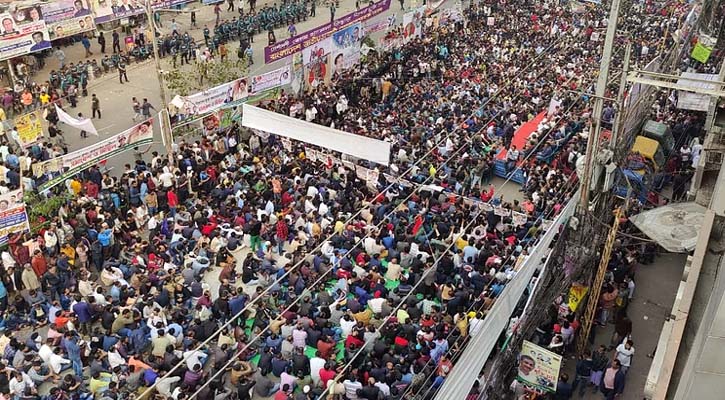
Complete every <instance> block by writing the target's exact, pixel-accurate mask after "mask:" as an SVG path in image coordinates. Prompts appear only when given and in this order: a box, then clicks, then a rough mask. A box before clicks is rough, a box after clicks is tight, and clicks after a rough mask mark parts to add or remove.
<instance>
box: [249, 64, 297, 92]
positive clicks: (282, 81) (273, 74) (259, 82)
mask: <svg viewBox="0 0 725 400" xmlns="http://www.w3.org/2000/svg"><path fill="white" fill-rule="evenodd" d="M290 82H292V74H291V73H290V66H289V65H286V66H284V67H282V68H279V69H275V70H274V71H269V72H267V73H265V74H261V75H257V76H254V77H252V90H251V92H250V93H259V92H263V91H265V90H269V89H274V88H276V87H280V86H284V85H289V84H290Z"/></svg>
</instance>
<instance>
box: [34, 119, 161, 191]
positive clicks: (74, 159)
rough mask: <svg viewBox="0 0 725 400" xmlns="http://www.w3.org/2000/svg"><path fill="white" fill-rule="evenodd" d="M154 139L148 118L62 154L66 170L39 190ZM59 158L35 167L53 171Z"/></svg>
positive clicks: (50, 186)
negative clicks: (98, 140)
mask: <svg viewBox="0 0 725 400" xmlns="http://www.w3.org/2000/svg"><path fill="white" fill-rule="evenodd" d="M153 139H154V128H153V119H148V120H146V121H144V122H142V123H140V124H138V125H136V126H134V127H132V128H130V129H127V130H125V131H123V132H121V133H119V134H118V135H114V136H111V137H110V138H108V139H104V140H101V141H100V142H98V143H96V144H92V145H90V146H88V147H86V148H83V149H80V150H76V151H74V152H72V153H68V154H66V155H63V156H60V157H58V158H60V159H61V160H62V161H61V162H62V166H61V168H62V169H63V170H64V172H63V173H61V174H60V176H56V177H55V178H53V179H51V180H49V181H48V182H45V183H43V184H42V185H40V186H39V187H38V191H43V190H47V189H50V188H52V187H53V186H55V185H57V184H59V183H62V182H63V181H65V180H66V179H67V178H69V177H71V176H73V175H75V174H77V173H79V172H81V171H83V170H84V169H86V168H89V167H91V166H92V165H94V164H98V163H99V162H101V161H103V160H106V159H108V158H110V157H112V156H115V155H116V154H119V153H121V152H124V151H126V150H130V149H132V148H134V147H136V146H141V145H144V144H148V143H151V142H152V141H153ZM58 158H54V159H51V160H48V161H45V162H43V163H41V166H39V167H35V166H34V167H33V169H34V170H39V171H40V172H41V173H44V172H52V171H53V169H55V168H57V166H58Z"/></svg>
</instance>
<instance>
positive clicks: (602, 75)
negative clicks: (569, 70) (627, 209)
mask: <svg viewBox="0 0 725 400" xmlns="http://www.w3.org/2000/svg"><path fill="white" fill-rule="evenodd" d="M620 2H621V0H613V1H612V8H611V9H610V10H609V21H608V24H607V36H606V37H605V39H604V50H603V51H602V59H601V62H600V64H599V76H598V77H597V88H596V91H595V95H594V111H593V112H592V118H594V132H592V133H591V134H590V135H589V140H587V150H586V164H585V165H584V176H582V177H581V179H582V183H581V187H582V194H581V202H580V207H581V210H583V212H585V211H586V210H587V209H588V208H589V185H590V181H591V175H592V163H593V162H594V159H595V156H594V155H595V154H596V152H597V147H599V134H600V133H601V131H602V109H603V108H604V94H605V93H606V90H607V78H608V77H609V63H610V62H611V61H612V47H613V46H614V38H615V35H616V33H617V18H618V17H619V4H620Z"/></svg>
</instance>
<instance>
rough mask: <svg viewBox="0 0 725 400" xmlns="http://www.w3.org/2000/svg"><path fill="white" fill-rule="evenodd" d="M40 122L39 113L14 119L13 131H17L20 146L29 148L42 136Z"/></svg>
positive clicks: (34, 112)
mask: <svg viewBox="0 0 725 400" xmlns="http://www.w3.org/2000/svg"><path fill="white" fill-rule="evenodd" d="M40 120H41V117H40V111H33V112H31V113H28V114H25V115H21V116H19V117H16V118H15V129H16V130H17V131H18V139H19V140H20V145H21V146H23V147H26V146H30V145H31V144H33V143H35V142H37V141H38V139H40V137H41V136H43V126H42V125H41V123H40Z"/></svg>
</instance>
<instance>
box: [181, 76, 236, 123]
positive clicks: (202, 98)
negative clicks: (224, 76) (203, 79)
mask: <svg viewBox="0 0 725 400" xmlns="http://www.w3.org/2000/svg"><path fill="white" fill-rule="evenodd" d="M248 96H249V92H248V90H247V78H246V77H244V78H239V79H237V80H234V81H231V82H227V83H224V84H221V85H219V86H216V87H213V88H211V89H208V90H205V91H203V92H199V93H195V94H192V95H191V96H186V97H181V96H178V97H177V98H175V99H174V101H172V103H173V104H174V105H175V106H177V107H178V106H180V107H178V108H179V109H180V110H181V111H180V112H181V114H184V115H199V114H206V113H208V112H210V111H214V110H216V109H217V108H219V107H221V106H223V105H233V104H238V103H240V102H242V101H243V100H244V99H246V98H247V97H248ZM177 100H179V101H177Z"/></svg>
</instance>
